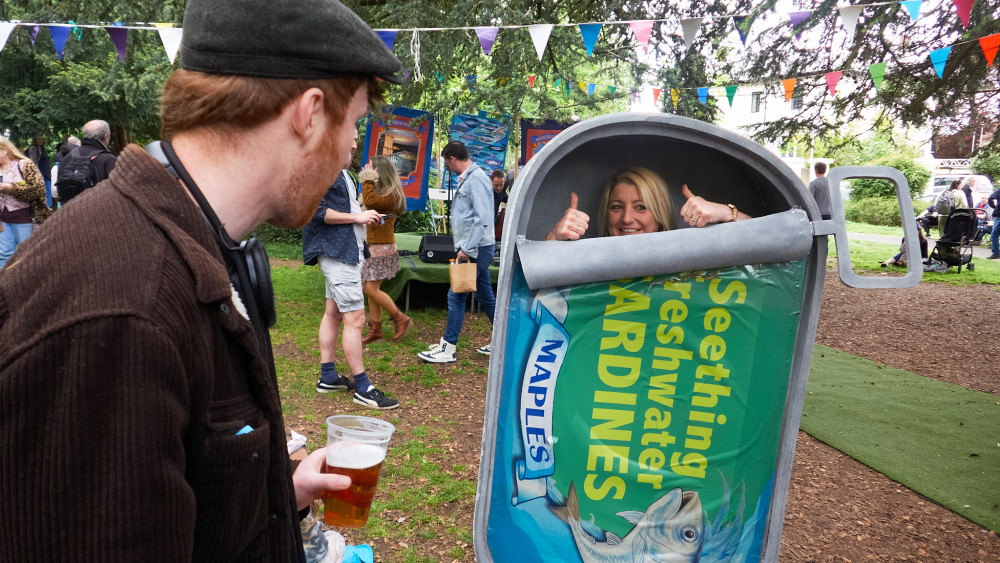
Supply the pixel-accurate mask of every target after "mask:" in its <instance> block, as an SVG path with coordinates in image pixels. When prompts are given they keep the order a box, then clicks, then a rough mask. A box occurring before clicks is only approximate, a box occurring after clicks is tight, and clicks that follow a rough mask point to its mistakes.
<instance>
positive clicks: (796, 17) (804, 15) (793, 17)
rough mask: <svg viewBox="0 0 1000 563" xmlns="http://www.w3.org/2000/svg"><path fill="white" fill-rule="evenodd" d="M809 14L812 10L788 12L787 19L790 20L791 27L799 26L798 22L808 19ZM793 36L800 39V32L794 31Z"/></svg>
mask: <svg viewBox="0 0 1000 563" xmlns="http://www.w3.org/2000/svg"><path fill="white" fill-rule="evenodd" d="M810 15H812V10H806V11H804V12H788V19H789V21H791V22H792V29H795V28H796V27H798V26H799V24H801V23H802V22H804V21H806V20H807V19H809V16H810ZM795 38H796V39H802V32H801V31H800V32H798V33H796V34H795Z"/></svg>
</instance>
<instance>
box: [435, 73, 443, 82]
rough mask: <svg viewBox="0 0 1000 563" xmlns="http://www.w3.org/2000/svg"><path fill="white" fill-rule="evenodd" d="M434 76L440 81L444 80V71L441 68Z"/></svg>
mask: <svg viewBox="0 0 1000 563" xmlns="http://www.w3.org/2000/svg"><path fill="white" fill-rule="evenodd" d="M434 77H435V78H437V79H438V82H444V73H443V72H441V71H440V70H439V71H437V72H435V73H434Z"/></svg>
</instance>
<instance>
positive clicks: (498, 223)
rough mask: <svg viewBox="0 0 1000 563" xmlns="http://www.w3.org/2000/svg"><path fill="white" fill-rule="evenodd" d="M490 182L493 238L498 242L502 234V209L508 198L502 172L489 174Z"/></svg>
mask: <svg viewBox="0 0 1000 563" xmlns="http://www.w3.org/2000/svg"><path fill="white" fill-rule="evenodd" d="M490 182H491V183H492V184H493V236H494V238H495V239H497V240H500V236H501V234H502V233H503V216H504V208H505V207H506V204H507V197H508V196H507V189H508V188H507V184H506V181H505V179H504V173H503V170H499V169H497V170H494V171H493V172H492V173H491V174H490Z"/></svg>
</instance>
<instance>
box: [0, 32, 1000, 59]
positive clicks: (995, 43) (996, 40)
mask: <svg viewBox="0 0 1000 563" xmlns="http://www.w3.org/2000/svg"><path fill="white" fill-rule="evenodd" d="M8 33H10V32H8ZM3 41H4V39H3V31H2V30H0V49H2V48H3ZM979 46H980V47H982V48H983V56H984V57H986V64H988V65H989V66H993V58H994V57H996V56H997V49H998V48H1000V33H994V34H993V35H987V36H986V37H980V38H979Z"/></svg>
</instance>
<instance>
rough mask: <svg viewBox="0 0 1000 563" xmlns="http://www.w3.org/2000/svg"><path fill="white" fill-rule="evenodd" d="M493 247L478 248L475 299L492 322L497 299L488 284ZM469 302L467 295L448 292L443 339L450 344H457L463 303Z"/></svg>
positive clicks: (490, 284) (462, 314) (462, 316)
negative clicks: (445, 326)
mask: <svg viewBox="0 0 1000 563" xmlns="http://www.w3.org/2000/svg"><path fill="white" fill-rule="evenodd" d="M493 247H494V245H492V244H490V245H488V246H480V247H479V255H478V256H477V257H476V299H478V300H479V306H480V307H482V308H483V310H484V311H486V316H487V317H488V318H489V319H490V323H492V322H493V310H494V309H495V308H496V304H497V298H496V296H495V295H493V285H492V283H491V282H490V264H492V263H493ZM468 300H469V294H468V293H455V292H453V291H452V290H451V289H449V290H448V327H447V328H446V329H445V331H444V339H445V340H447V341H448V342H451V343H452V344H457V343H458V335H459V334H461V332H462V321H464V320H465V303H466V302H467V301H468Z"/></svg>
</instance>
